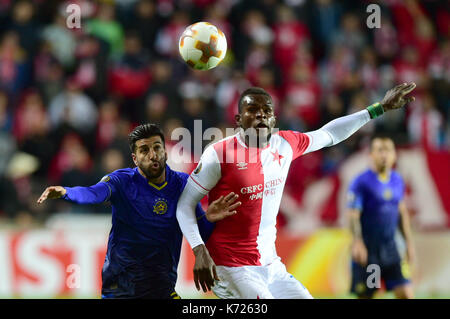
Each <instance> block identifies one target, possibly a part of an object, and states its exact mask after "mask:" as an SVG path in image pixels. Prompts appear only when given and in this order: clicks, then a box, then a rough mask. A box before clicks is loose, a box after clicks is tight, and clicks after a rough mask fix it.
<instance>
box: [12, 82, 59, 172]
mask: <svg viewBox="0 0 450 319" xmlns="http://www.w3.org/2000/svg"><path fill="white" fill-rule="evenodd" d="M14 123H15V124H14V135H15V136H16V139H17V141H18V142H19V149H20V150H21V151H23V152H25V153H28V154H30V155H33V156H35V157H36V159H37V160H38V161H39V169H38V170H37V171H36V175H37V176H39V177H41V178H43V177H45V176H46V174H47V170H48V165H49V163H50V160H51V159H52V156H53V154H54V152H55V146H54V145H53V143H52V141H51V139H50V123H49V118H48V115H47V112H46V110H45V107H44V103H43V100H42V97H41V95H40V94H39V93H37V92H35V91H31V92H30V93H28V94H27V95H25V97H24V100H23V102H22V103H21V104H20V105H19V107H18V108H17V110H16V113H15V119H14Z"/></svg>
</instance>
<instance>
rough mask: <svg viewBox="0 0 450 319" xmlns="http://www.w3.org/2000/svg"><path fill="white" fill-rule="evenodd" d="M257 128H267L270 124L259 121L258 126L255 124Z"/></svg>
mask: <svg viewBox="0 0 450 319" xmlns="http://www.w3.org/2000/svg"><path fill="white" fill-rule="evenodd" d="M255 128H257V129H258V128H266V129H268V128H269V125H267V124H265V123H258V124H257V125H256V126H255Z"/></svg>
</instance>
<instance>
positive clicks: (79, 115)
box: [49, 79, 98, 133]
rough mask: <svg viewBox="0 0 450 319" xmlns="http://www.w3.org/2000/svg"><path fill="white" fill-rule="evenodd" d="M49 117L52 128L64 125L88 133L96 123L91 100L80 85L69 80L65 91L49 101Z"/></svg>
mask: <svg viewBox="0 0 450 319" xmlns="http://www.w3.org/2000/svg"><path fill="white" fill-rule="evenodd" d="M49 115H50V122H51V124H52V127H53V128H57V127H59V126H60V125H62V124H64V123H65V124H68V125H70V126H71V127H73V128H75V129H76V130H79V131H81V132H83V133H89V132H90V131H91V130H93V129H94V127H95V125H96V123H97V117H98V112H97V109H96V107H95V104H94V102H93V101H92V99H91V98H90V97H89V96H87V95H86V94H84V93H83V91H81V89H80V85H79V84H78V83H77V82H76V81H75V80H74V79H69V80H67V82H66V86H65V89H64V90H63V91H62V92H61V93H60V94H58V95H57V96H55V97H54V98H53V99H52V100H51V101H50V106H49Z"/></svg>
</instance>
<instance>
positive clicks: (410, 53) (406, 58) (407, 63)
mask: <svg viewBox="0 0 450 319" xmlns="http://www.w3.org/2000/svg"><path fill="white" fill-rule="evenodd" d="M419 58H420V57H419V53H418V51H417V49H416V48H415V47H413V46H407V47H404V48H403V49H402V52H401V55H400V58H399V59H397V60H396V61H395V62H394V69H395V72H396V82H397V83H403V82H415V83H416V84H417V86H418V87H419V88H420V87H421V86H422V81H423V73H424V69H423V67H422V66H421V65H420V64H421V62H420V60H419Z"/></svg>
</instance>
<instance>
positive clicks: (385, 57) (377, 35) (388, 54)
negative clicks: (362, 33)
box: [374, 15, 399, 63]
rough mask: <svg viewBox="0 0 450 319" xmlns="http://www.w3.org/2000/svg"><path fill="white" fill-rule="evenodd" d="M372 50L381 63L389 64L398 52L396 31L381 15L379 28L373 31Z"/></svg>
mask: <svg viewBox="0 0 450 319" xmlns="http://www.w3.org/2000/svg"><path fill="white" fill-rule="evenodd" d="M374 49H375V50H376V52H377V54H378V56H379V57H380V59H381V61H382V62H383V63H390V62H392V60H393V59H394V57H395V55H396V54H397V52H398V50H399V43H398V39H397V30H396V29H395V26H394V25H393V24H392V21H391V20H389V19H388V18H387V17H386V16H385V15H381V21H380V28H376V29H374Z"/></svg>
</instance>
